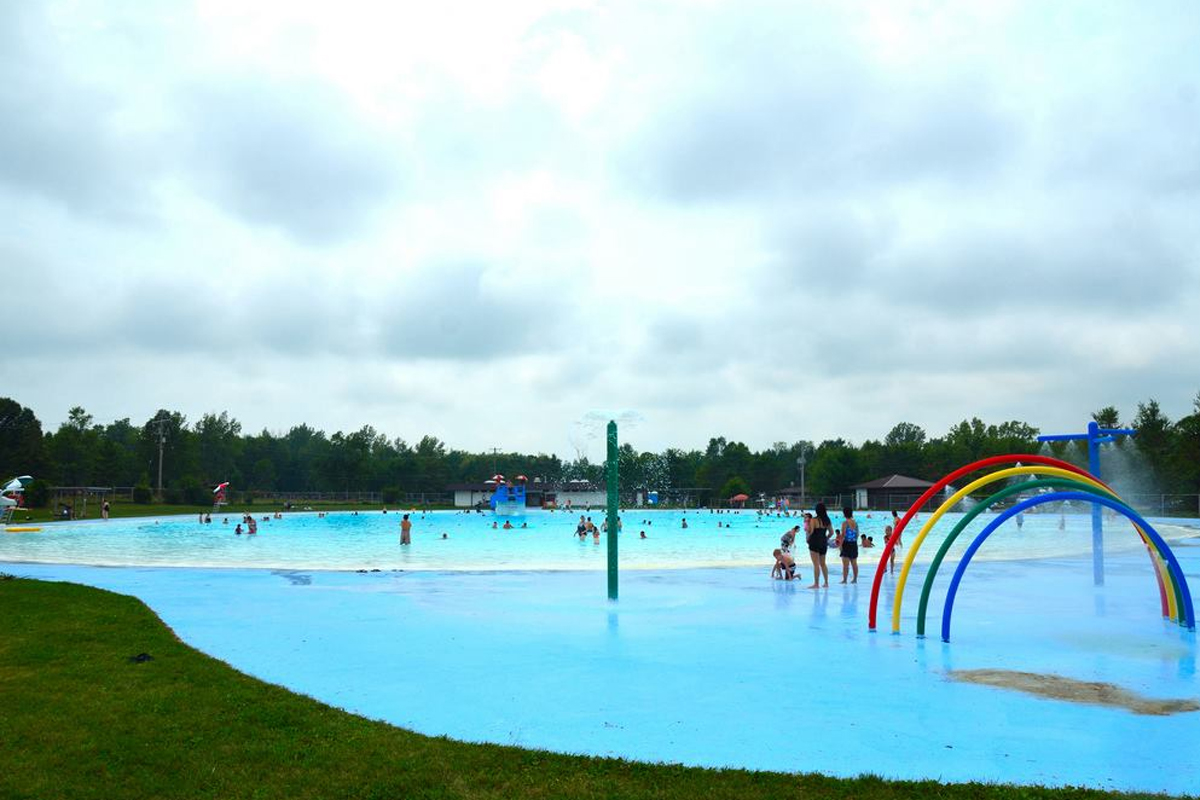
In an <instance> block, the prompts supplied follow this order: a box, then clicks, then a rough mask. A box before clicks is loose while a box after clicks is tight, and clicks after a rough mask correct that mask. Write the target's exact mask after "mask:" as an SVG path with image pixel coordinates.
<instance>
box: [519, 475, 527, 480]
mask: <svg viewBox="0 0 1200 800" xmlns="http://www.w3.org/2000/svg"><path fill="white" fill-rule="evenodd" d="M517 480H519V481H527V480H529V478H526V477H525V476H524V475H518V476H517Z"/></svg>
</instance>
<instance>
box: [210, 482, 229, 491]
mask: <svg viewBox="0 0 1200 800" xmlns="http://www.w3.org/2000/svg"><path fill="white" fill-rule="evenodd" d="M227 488H229V481H225V482H224V483H219V484H217V488H215V489H213V494H220V493H221V492H223V491H224V490H225V489H227Z"/></svg>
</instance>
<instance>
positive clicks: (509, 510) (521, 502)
mask: <svg viewBox="0 0 1200 800" xmlns="http://www.w3.org/2000/svg"><path fill="white" fill-rule="evenodd" d="M525 480H526V478H525V476H524V475H518V476H517V482H516V484H513V483H511V482H506V481H505V480H504V476H503V475H493V476H492V480H491V481H489V483H491V482H494V483H495V484H496V490H495V491H494V492H492V498H491V500H490V501H489V502H490V505H491V507H492V512H493V513H494V514H495V515H496V516H498V517H523V516H525Z"/></svg>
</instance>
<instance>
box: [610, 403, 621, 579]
mask: <svg viewBox="0 0 1200 800" xmlns="http://www.w3.org/2000/svg"><path fill="white" fill-rule="evenodd" d="M618 502H619V497H618V494H617V422H616V420H609V421H608V599H609V600H616V599H617V534H618V533H620V526H621V521H620V518H619V517H618V516H617V511H618V510H619V509H618V506H617V504H618Z"/></svg>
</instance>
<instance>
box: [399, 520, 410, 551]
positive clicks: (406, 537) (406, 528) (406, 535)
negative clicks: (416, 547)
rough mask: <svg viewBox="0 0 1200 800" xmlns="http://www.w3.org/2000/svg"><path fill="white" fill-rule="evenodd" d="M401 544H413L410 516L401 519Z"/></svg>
mask: <svg viewBox="0 0 1200 800" xmlns="http://www.w3.org/2000/svg"><path fill="white" fill-rule="evenodd" d="M400 544H412V522H411V521H409V519H408V514H405V515H404V516H403V517H402V518H401V519H400Z"/></svg>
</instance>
